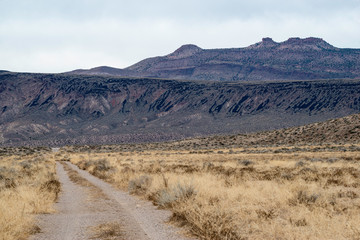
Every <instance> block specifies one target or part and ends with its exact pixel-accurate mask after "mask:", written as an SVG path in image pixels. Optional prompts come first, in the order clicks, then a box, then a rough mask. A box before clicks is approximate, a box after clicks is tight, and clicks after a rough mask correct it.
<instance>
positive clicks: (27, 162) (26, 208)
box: [0, 149, 60, 240]
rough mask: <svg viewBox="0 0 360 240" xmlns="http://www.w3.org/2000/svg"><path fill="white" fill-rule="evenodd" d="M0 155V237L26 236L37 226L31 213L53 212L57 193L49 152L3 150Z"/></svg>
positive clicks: (53, 165) (58, 184)
mask: <svg viewBox="0 0 360 240" xmlns="http://www.w3.org/2000/svg"><path fill="white" fill-rule="evenodd" d="M2 153H3V154H2V156H0V239H7V240H11V239H26V238H27V237H28V236H29V235H30V234H34V233H36V232H38V231H39V230H40V229H39V228H38V227H37V226H36V225H34V216H35V214H40V213H51V212H53V211H54V210H53V208H52V205H53V203H54V202H55V201H56V199H57V197H58V194H59V192H60V183H59V181H58V180H57V178H56V176H55V161H53V159H51V157H50V155H49V153H47V152H46V151H43V152H42V153H41V152H40V153H39V152H37V153H34V152H30V153H26V154H24V153H23V152H21V151H20V152H19V151H16V149H7V150H6V154H4V153H5V152H4V151H3V152H2Z"/></svg>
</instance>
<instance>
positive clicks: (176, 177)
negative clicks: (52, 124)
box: [63, 145, 360, 239]
mask: <svg viewBox="0 0 360 240" xmlns="http://www.w3.org/2000/svg"><path fill="white" fill-rule="evenodd" d="M142 146H143V149H147V150H145V151H144V150H142V149H141V147H139V146H136V145H134V146H133V147H132V149H127V150H124V146H122V147H120V146H119V147H116V146H103V147H100V148H94V149H93V150H91V151H90V150H89V148H74V147H69V148H67V150H66V151H67V153H66V154H68V155H67V158H69V159H70V160H71V161H72V162H73V163H75V164H77V165H78V166H79V167H80V168H81V169H85V170H87V171H89V172H90V173H92V174H93V175H95V176H97V177H100V178H102V179H104V180H106V181H108V182H110V183H112V184H113V185H114V186H117V187H119V188H121V189H123V190H127V191H129V192H130V193H132V194H136V195H139V196H141V197H143V198H145V199H148V200H151V201H152V202H153V203H154V204H156V205H158V206H159V207H160V208H167V209H170V210H171V211H172V212H173V218H172V220H173V221H174V222H175V223H177V224H180V225H182V226H184V227H185V228H187V229H188V230H189V231H190V232H191V233H192V234H194V235H196V236H198V237H199V238H201V239H359V236H360V224H359V222H360V181H359V177H360V170H359V162H360V153H359V149H360V148H359V147H360V145H337V146H335V145H334V146H329V145H323V146H302V147H301V146H296V147H294V146H282V147H254V148H246V149H244V148H237V149H212V150H201V149H198V150H196V149H193V150H191V151H189V150H174V147H171V148H169V149H165V148H164V149H162V150H161V149H160V147H159V146H157V147H156V149H154V150H152V149H151V148H149V147H146V145H142ZM166 146H168V145H166ZM120 148H121V149H122V150H121V151H119V149H120ZM84 149H86V150H85V151H82V150H84ZM63 154H65V153H63Z"/></svg>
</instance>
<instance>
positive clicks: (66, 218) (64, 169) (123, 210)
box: [31, 162, 190, 240]
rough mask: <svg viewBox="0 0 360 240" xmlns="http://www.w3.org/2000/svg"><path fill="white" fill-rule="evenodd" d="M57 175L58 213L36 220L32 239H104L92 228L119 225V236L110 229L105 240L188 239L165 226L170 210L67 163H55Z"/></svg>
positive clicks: (178, 231)
mask: <svg viewBox="0 0 360 240" xmlns="http://www.w3.org/2000/svg"><path fill="white" fill-rule="evenodd" d="M57 174H58V177H59V181H60V182H61V184H62V193H61V195H60V197H59V200H58V202H57V203H56V206H55V208H56V211H57V212H56V213H55V214H45V215H41V216H40V217H39V220H38V226H39V227H40V229H41V233H39V234H36V235H33V236H32V237H31V239H36V240H37V239H46V240H50V239H53V240H70V239H103V238H102V237H101V235H100V234H98V235H96V234H95V232H94V231H93V230H92V229H94V227H96V226H99V225H101V224H107V223H113V224H114V223H115V225H116V226H120V227H119V228H120V229H121V230H120V231H121V234H120V235H116V234H115V235H114V232H113V231H112V230H109V232H108V233H107V234H108V236H107V238H106V239H129V240H131V239H134V240H135V239H136V240H143V239H154V240H155V239H156V240H161V239H164V240H165V239H166V240H167V239H174V240H175V239H176V240H177V239H179V240H180V239H190V238H186V237H184V236H182V235H181V234H180V231H181V230H180V229H178V228H176V227H174V226H171V225H169V224H167V223H166V221H167V220H168V218H169V217H170V215H171V213H170V212H169V211H165V210H158V209H156V207H155V206H153V205H152V203H150V202H147V201H142V200H139V199H137V198H135V197H133V196H130V195H129V194H127V193H125V192H122V191H119V190H116V189H114V188H113V187H112V186H111V185H110V184H108V183H106V182H104V181H102V180H100V179H98V178H96V177H94V176H92V175H90V174H89V173H88V172H85V171H83V170H80V169H79V168H78V167H76V166H75V165H73V164H71V163H69V162H66V163H65V162H64V163H62V164H61V163H59V162H57ZM74 174H75V175H77V176H75V177H77V178H79V179H80V180H81V181H79V182H77V183H75V182H76V181H74V178H73V177H72V178H71V175H74ZM69 176H70V177H69ZM117 230H119V229H117ZM105 235H106V233H105Z"/></svg>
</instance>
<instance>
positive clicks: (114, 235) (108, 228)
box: [90, 222, 126, 240]
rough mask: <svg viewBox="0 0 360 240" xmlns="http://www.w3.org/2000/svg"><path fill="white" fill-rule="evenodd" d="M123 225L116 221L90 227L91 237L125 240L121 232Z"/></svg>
mask: <svg viewBox="0 0 360 240" xmlns="http://www.w3.org/2000/svg"><path fill="white" fill-rule="evenodd" d="M122 228H123V226H122V225H121V224H120V223H118V222H110V223H103V224H100V225H98V226H95V227H91V228H90V230H91V232H92V235H93V236H92V238H91V239H101V240H125V239H126V238H125V237H124V234H123V232H122Z"/></svg>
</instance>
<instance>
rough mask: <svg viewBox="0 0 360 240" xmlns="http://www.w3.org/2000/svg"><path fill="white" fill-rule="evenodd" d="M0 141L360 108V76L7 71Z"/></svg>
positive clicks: (241, 126)
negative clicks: (196, 77)
mask: <svg viewBox="0 0 360 240" xmlns="http://www.w3.org/2000/svg"><path fill="white" fill-rule="evenodd" d="M0 89H1V91H0V145H17V144H33V145H42V144H45V145H62V144H86V143H93V144H94V143H96V144H101V143H120V142H143V141H162V140H172V139H179V138H184V137H190V136H202V135H209V134H234V133H246V132H254V131H262V130H271V129H278V128H283V127H288V126H295V125H303V124H306V123H311V122H317V121H322V120H327V119H329V118H335V117H342V116H346V115H349V114H353V113H358V112H359V111H360V80H321V81H320V80H318V81H277V82H258V83H223V82H197V81H177V80H160V79H151V78H138V79H134V78H119V77H112V76H85V75H81V76H80V75H69V74H24V73H9V72H6V73H0Z"/></svg>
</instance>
